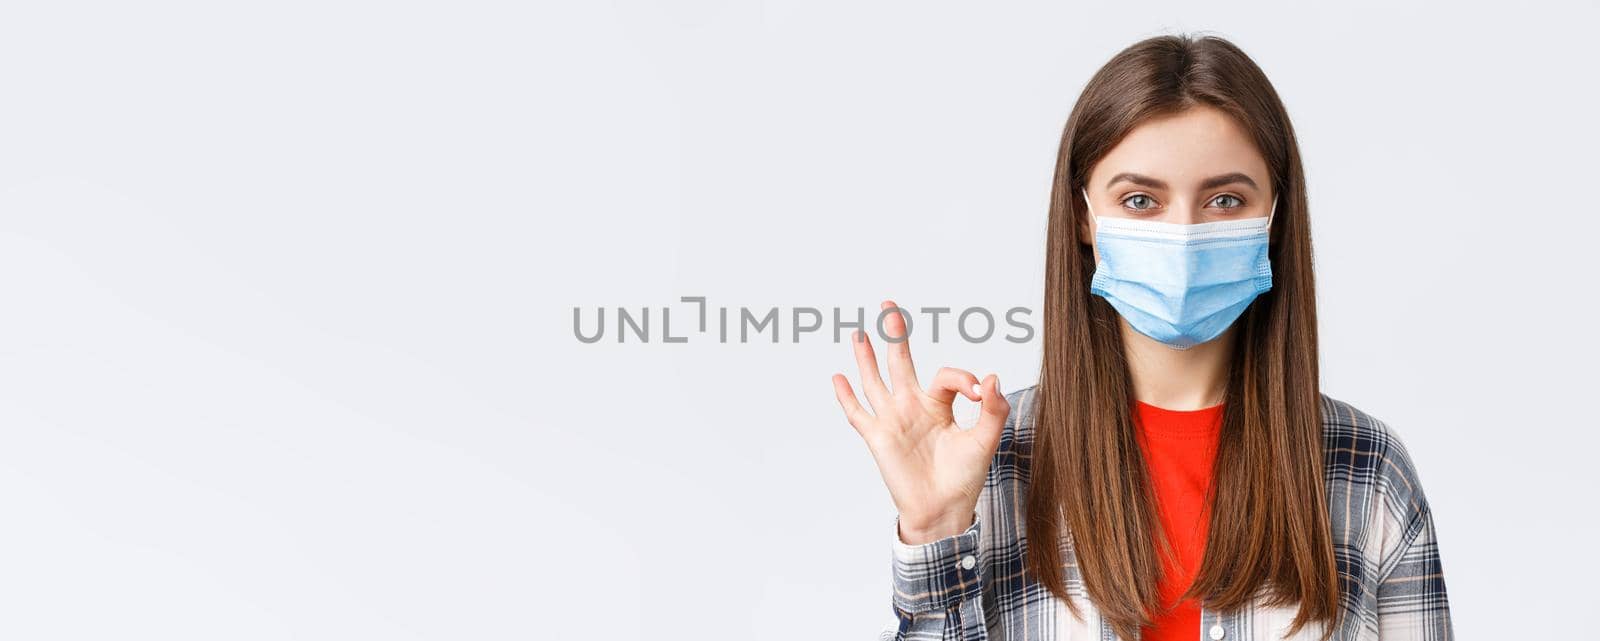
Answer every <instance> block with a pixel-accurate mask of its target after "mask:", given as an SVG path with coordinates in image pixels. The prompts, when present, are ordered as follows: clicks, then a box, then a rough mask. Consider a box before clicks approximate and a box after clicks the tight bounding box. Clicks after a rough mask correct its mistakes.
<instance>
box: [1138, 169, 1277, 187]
mask: <svg viewBox="0 0 1600 641" xmlns="http://www.w3.org/2000/svg"><path fill="white" fill-rule="evenodd" d="M1124 180H1125V181H1128V182H1131V183H1133V184H1136V185H1143V186H1145V187H1149V188H1151V189H1166V188H1167V183H1165V182H1162V181H1160V180H1156V179H1154V178H1151V177H1149V176H1145V175H1142V174H1134V173H1128V172H1123V173H1120V174H1117V175H1115V176H1112V177H1111V180H1109V181H1107V182H1106V189H1110V188H1111V186H1112V185H1115V184H1117V183H1118V182H1121V181H1124ZM1234 183H1243V184H1246V185H1249V186H1250V188H1251V189H1258V187H1256V181H1254V180H1251V179H1250V177H1249V176H1246V175H1244V174H1242V173H1240V172H1237V171H1235V172H1230V173H1226V174H1222V175H1219V176H1212V177H1210V178H1207V179H1205V180H1203V181H1201V182H1200V188H1201V189H1214V188H1217V187H1221V186H1223V185H1232V184H1234Z"/></svg>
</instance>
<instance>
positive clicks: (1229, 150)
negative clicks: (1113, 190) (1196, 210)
mask: <svg viewBox="0 0 1600 641" xmlns="http://www.w3.org/2000/svg"><path fill="white" fill-rule="evenodd" d="M1125 171H1126V172H1132V173H1137V174H1143V175H1146V176H1149V177H1151V178H1156V179H1159V180H1163V181H1166V182H1167V183H1168V184H1170V185H1172V186H1173V188H1174V189H1183V188H1185V187H1193V186H1194V185H1197V184H1199V182H1200V181H1202V180H1204V179H1206V178H1209V177H1211V176H1215V175H1217V174H1222V173H1227V172H1230V171H1238V172H1243V173H1244V174H1246V175H1248V176H1250V177H1252V178H1254V179H1256V184H1259V185H1266V184H1268V183H1267V182H1266V177H1267V163H1266V159H1265V158H1262V157H1261V152H1259V151H1257V150H1256V146H1255V143H1254V142H1253V141H1251V139H1250V136H1249V135H1248V134H1247V133H1245V130H1244V129H1243V128H1242V127H1240V126H1239V123H1238V122H1236V121H1235V120H1234V119H1233V118H1232V117H1231V116H1229V115H1228V114H1226V113H1224V112H1223V111H1221V110H1220V109H1217V108H1216V107H1211V106H1209V105H1202V106H1196V107H1191V108H1189V109H1185V110H1184V111H1181V112H1178V113H1176V114H1169V115H1165V116H1160V117H1156V118H1152V119H1150V120H1147V121H1145V122H1143V123H1141V124H1140V125H1138V126H1137V127H1134V129H1133V130H1132V131H1130V132H1128V135H1127V136H1125V137H1123V139H1122V140H1121V141H1119V142H1118V143H1117V145H1116V146H1115V147H1112V149H1111V151H1110V152H1109V153H1107V154H1106V155H1105V157H1104V158H1101V159H1100V162H1099V163H1098V164H1096V165H1095V167H1094V169H1093V171H1091V172H1090V173H1089V185H1090V187H1091V188H1095V189H1101V188H1104V187H1105V184H1104V183H1105V181H1106V180H1108V179H1109V178H1111V177H1112V176H1115V175H1117V174H1119V173H1122V172H1125Z"/></svg>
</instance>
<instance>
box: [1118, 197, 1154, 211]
mask: <svg viewBox="0 0 1600 641" xmlns="http://www.w3.org/2000/svg"><path fill="white" fill-rule="evenodd" d="M1122 206H1123V207H1127V208H1128V209H1134V210H1145V209H1155V206H1156V199H1154V198H1151V197H1150V196H1149V195H1147V194H1133V195H1130V196H1128V197H1127V198H1123V199H1122Z"/></svg>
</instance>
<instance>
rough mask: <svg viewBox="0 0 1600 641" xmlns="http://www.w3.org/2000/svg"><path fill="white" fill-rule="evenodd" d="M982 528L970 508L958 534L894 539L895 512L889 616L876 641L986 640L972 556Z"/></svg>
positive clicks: (976, 568)
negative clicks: (918, 539)
mask: <svg viewBox="0 0 1600 641" xmlns="http://www.w3.org/2000/svg"><path fill="white" fill-rule="evenodd" d="M982 529H983V523H982V522H981V520H980V517H979V516H978V514H977V513H976V512H974V513H973V516H972V525H970V526H968V527H967V529H966V530H965V531H963V532H961V533H960V534H954V535H951V536H948V537H945V538H943V539H939V540H937V541H930V542H928V543H924V544H921V545H910V544H907V543H906V542H904V541H901V540H900V517H899V516H898V515H896V516H895V519H894V530H893V532H894V534H893V537H894V541H893V551H894V554H893V581H894V595H893V599H892V601H891V603H892V606H893V608H892V609H893V612H894V620H893V621H892V622H890V623H889V625H888V626H886V627H885V628H884V629H883V630H882V632H881V633H880V634H879V635H878V639H879V641H907V640H913V639H929V640H933V639H938V640H956V641H980V640H981V641H987V639H988V627H987V626H986V625H985V623H984V620H983V616H984V613H983V603H982V602H983V599H982V594H983V589H984V578H983V572H982V570H981V569H980V568H981V567H982V566H981V564H980V563H979V559H978V535H979V533H980V532H981V531H982Z"/></svg>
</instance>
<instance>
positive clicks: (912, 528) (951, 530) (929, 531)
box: [898, 509, 975, 545]
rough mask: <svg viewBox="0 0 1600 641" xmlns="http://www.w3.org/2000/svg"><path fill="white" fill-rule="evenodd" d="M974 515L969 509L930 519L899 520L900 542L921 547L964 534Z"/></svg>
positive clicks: (970, 525) (903, 518)
mask: <svg viewBox="0 0 1600 641" xmlns="http://www.w3.org/2000/svg"><path fill="white" fill-rule="evenodd" d="M974 518H975V517H974V514H973V511H972V510H971V509H967V510H963V511H959V512H950V513H946V514H942V515H939V516H935V517H932V518H905V517H903V516H902V518H900V519H899V524H900V525H899V529H900V531H899V533H898V536H899V537H900V541H901V542H903V543H905V544H906V545H923V544H927V543H932V542H934V541H937V540H939V539H943V538H948V537H952V536H955V535H957V534H960V533H962V532H965V531H966V530H967V528H969V527H972V523H973V521H974Z"/></svg>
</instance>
